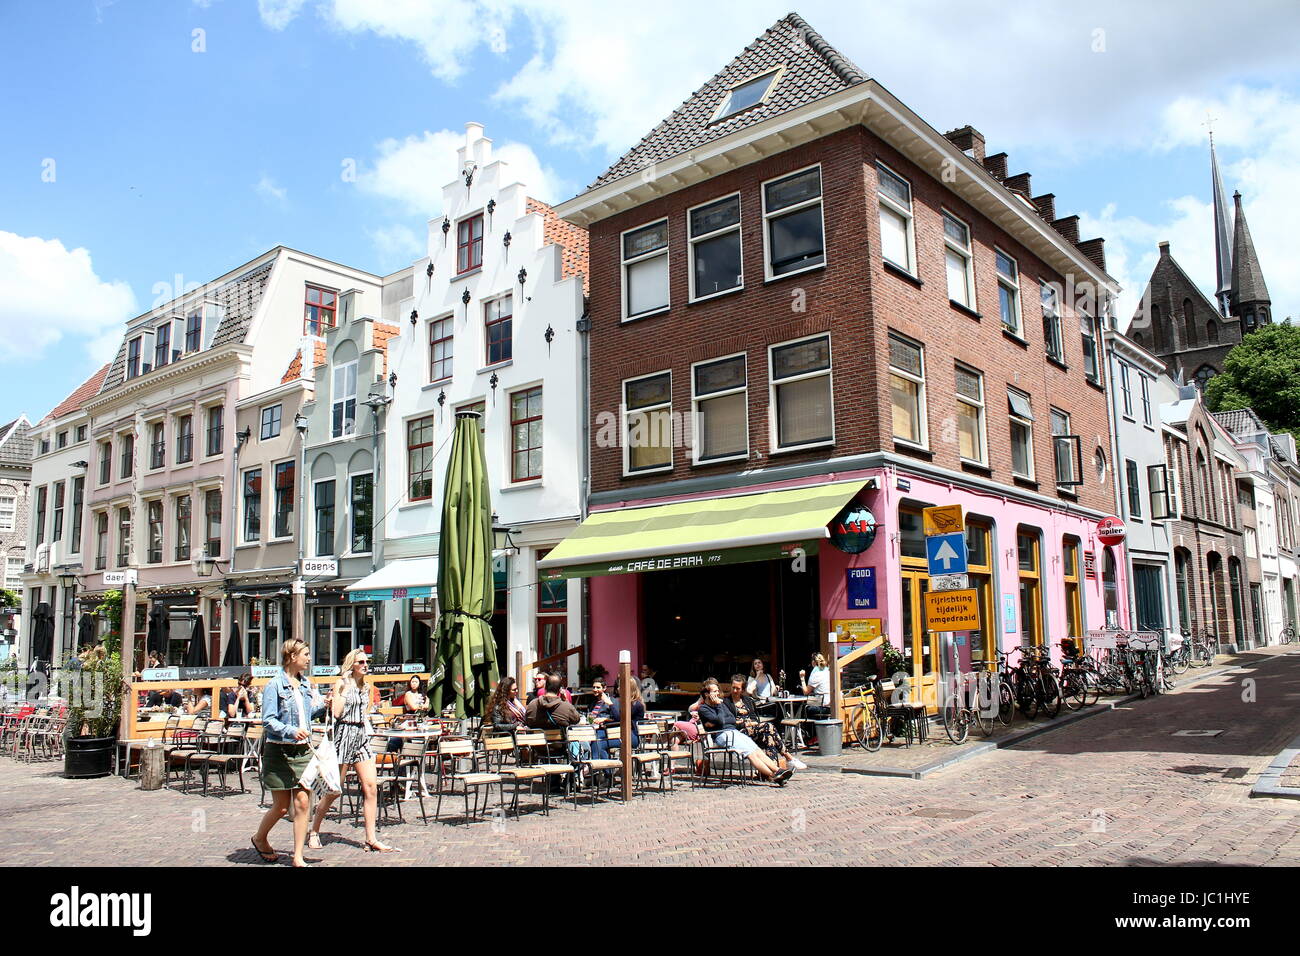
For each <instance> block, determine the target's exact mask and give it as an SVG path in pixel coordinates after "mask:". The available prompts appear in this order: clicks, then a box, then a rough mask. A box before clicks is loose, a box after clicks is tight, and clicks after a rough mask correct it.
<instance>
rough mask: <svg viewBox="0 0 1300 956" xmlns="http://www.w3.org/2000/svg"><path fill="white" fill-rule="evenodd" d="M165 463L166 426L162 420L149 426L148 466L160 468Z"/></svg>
mask: <svg viewBox="0 0 1300 956" xmlns="http://www.w3.org/2000/svg"><path fill="white" fill-rule="evenodd" d="M166 463H167V428H166V426H165V425H164V424H163V423H162V422H154V423H153V424H152V425H150V426H149V467H150V468H151V469H158V468H161V467H162V466H163V465H164V464H166Z"/></svg>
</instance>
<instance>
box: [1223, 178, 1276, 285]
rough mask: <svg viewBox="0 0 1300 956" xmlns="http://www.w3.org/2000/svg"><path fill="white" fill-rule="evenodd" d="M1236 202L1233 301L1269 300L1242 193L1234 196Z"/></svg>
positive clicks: (1233, 241) (1233, 243) (1233, 249)
mask: <svg viewBox="0 0 1300 956" xmlns="http://www.w3.org/2000/svg"><path fill="white" fill-rule="evenodd" d="M1232 199H1233V201H1234V202H1235V203H1236V207H1237V208H1236V227H1235V229H1234V231H1233V236H1232V301H1233V302H1268V301H1270V299H1269V297H1268V287H1267V286H1265V285H1264V270H1263V269H1261V268H1260V267H1259V256H1257V255H1256V254H1255V243H1254V242H1252V241H1251V238H1250V226H1248V225H1247V224H1246V212H1245V210H1243V209H1242V208H1241V193H1234V194H1233V196H1232Z"/></svg>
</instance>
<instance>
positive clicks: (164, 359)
mask: <svg viewBox="0 0 1300 956" xmlns="http://www.w3.org/2000/svg"><path fill="white" fill-rule="evenodd" d="M153 340H154V346H153V367H154V368H162V367H163V366H164V365H166V364H167V363H168V362H170V361H171V356H172V324H171V322H170V321H168V322H164V323H163V324H162V325H160V326H158V327H157V328H155V329H154V339H153Z"/></svg>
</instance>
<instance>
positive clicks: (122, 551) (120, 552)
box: [117, 508, 131, 568]
mask: <svg viewBox="0 0 1300 956" xmlns="http://www.w3.org/2000/svg"><path fill="white" fill-rule="evenodd" d="M130 562H131V509H130V508H118V509H117V566H118V567H119V568H125V567H127V566H128V565H129V564H130Z"/></svg>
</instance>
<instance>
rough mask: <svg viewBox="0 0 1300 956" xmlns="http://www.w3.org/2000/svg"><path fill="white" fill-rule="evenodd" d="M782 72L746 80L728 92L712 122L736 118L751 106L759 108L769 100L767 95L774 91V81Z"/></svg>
mask: <svg viewBox="0 0 1300 956" xmlns="http://www.w3.org/2000/svg"><path fill="white" fill-rule="evenodd" d="M780 72H781V71H780V70H779V69H777V70H771V71H770V72H767V73H764V74H763V75H762V76H756V77H754V78H753V79H752V80H746V81H745V82H743V83H741V84H740V85H739V86H734V87H732V88H731V90H730V91H728V93H727V95H726V96H724V97H723V98H722V102H721V103H720V104H718V112H717V115H715V116H714V117H713V119H712V120H711V121H710V122H714V123H716V122H718V120H724V119H726V118H727V117H729V116H735V115H736V114H737V113H740V112H743V111H745V110H747V109H749V108H750V107H751V106H757V105H758V104H760V103H762V102H763V101H764V100H765V99H767V94H768V93H769V92H770V91H771V89H772V84H773V81H774V80H775V79H776V78H777V75H778V74H779V73H780Z"/></svg>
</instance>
